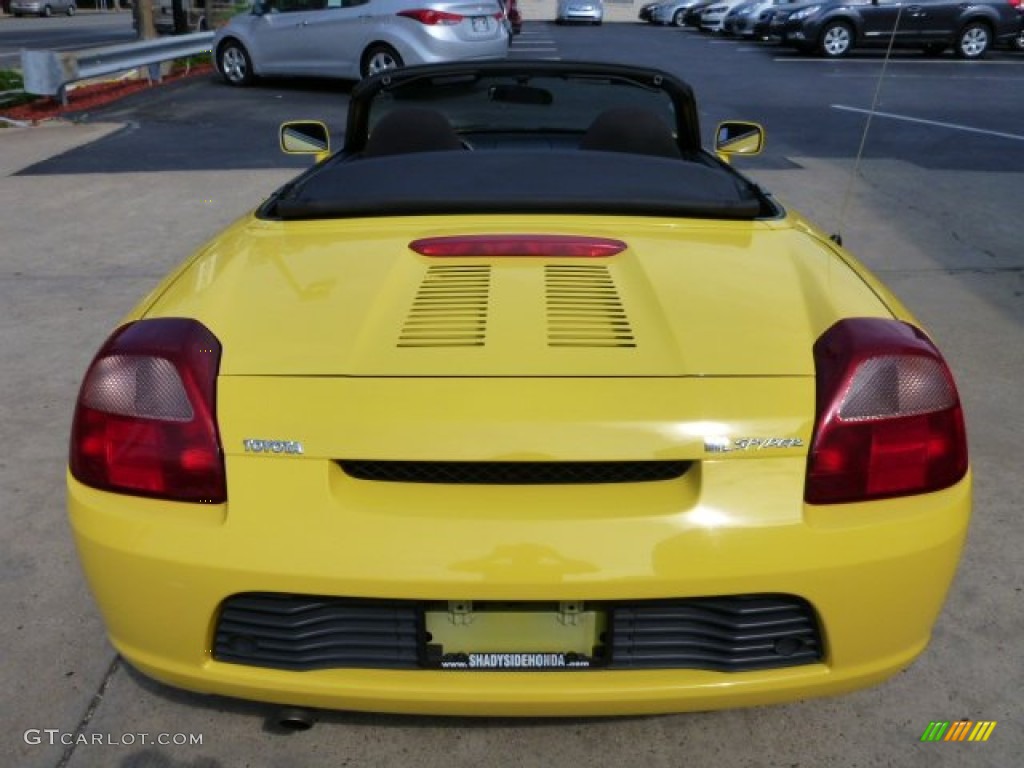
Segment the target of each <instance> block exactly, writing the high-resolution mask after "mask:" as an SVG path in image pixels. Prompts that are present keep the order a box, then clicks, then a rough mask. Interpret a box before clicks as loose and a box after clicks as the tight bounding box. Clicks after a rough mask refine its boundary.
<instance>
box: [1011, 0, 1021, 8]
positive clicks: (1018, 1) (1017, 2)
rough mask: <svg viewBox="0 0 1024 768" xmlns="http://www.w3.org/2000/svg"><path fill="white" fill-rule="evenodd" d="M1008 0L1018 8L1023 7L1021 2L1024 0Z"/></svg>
mask: <svg viewBox="0 0 1024 768" xmlns="http://www.w3.org/2000/svg"><path fill="white" fill-rule="evenodd" d="M1007 1H1008V2H1009V3H1010V5H1012V6H1013V7H1014V8H1018V9H1019V8H1020V7H1021V3H1022V2H1024V0H1007Z"/></svg>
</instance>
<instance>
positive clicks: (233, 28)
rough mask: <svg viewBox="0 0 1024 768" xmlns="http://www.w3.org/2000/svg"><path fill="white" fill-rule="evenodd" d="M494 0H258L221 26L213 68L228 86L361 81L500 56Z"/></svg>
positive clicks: (504, 37)
mask: <svg viewBox="0 0 1024 768" xmlns="http://www.w3.org/2000/svg"><path fill="white" fill-rule="evenodd" d="M504 19H505V14H504V10H503V9H502V6H501V4H500V3H499V2H498V0H440V1H437V0H424V2H417V0H257V2H255V3H254V4H253V7H252V10H251V12H248V13H244V14H241V15H239V16H235V17H234V18H233V19H231V21H229V22H228V24H227V25H226V26H224V27H221V28H220V29H219V30H218V31H217V34H216V36H215V37H214V42H213V51H214V57H215V63H216V65H217V69H218V70H219V71H220V73H221V75H223V77H224V79H225V80H226V81H227V82H228V83H230V84H231V85H248V84H249V83H250V82H252V80H253V78H254V77H256V76H259V75H285V76H288V75H291V76H300V77H337V78H345V79H352V80H358V79H360V78H362V77H367V76H369V75H373V74H376V73H377V72H382V71H384V70H386V69H394V68H396V67H402V66H411V65H414V64H431V63H441V62H450V61H476V60H485V59H502V58H505V57H506V56H507V55H508V45H509V42H508V29H507V26H506V24H505V20H504Z"/></svg>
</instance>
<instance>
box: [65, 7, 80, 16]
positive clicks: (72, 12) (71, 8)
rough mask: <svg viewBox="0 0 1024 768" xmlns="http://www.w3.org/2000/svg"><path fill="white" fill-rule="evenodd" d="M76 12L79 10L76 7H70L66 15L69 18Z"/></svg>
mask: <svg viewBox="0 0 1024 768" xmlns="http://www.w3.org/2000/svg"><path fill="white" fill-rule="evenodd" d="M76 10H77V9H76V8H75V6H73V5H69V6H68V9H67V10H66V11H64V13H66V14H67V15H68V16H74V15H75V11H76Z"/></svg>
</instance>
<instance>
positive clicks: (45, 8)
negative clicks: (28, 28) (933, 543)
mask: <svg viewBox="0 0 1024 768" xmlns="http://www.w3.org/2000/svg"><path fill="white" fill-rule="evenodd" d="M5 5H6V4H5ZM76 10H77V8H76V6H75V0H11V13H12V14H14V15H15V16H53V14H55V13H66V14H67V15H68V16H74V15H75V11H76Z"/></svg>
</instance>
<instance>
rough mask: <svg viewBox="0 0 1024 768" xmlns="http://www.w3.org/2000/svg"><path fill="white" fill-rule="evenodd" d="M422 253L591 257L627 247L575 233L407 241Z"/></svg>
mask: <svg viewBox="0 0 1024 768" xmlns="http://www.w3.org/2000/svg"><path fill="white" fill-rule="evenodd" d="M409 248H410V249H412V250H413V251H415V252H416V253H418V254H421V255H423V256H478V257H479V256H547V257H568V258H583V259H594V258H603V257H606V256H614V255H615V254H617V253H622V251H624V250H626V244H625V243H624V242H622V241H621V240H611V239H609V238H606V237H583V236H577V235H456V236H454V237H425V238H423V239H422V240H414V241H413V242H411V243H409Z"/></svg>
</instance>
